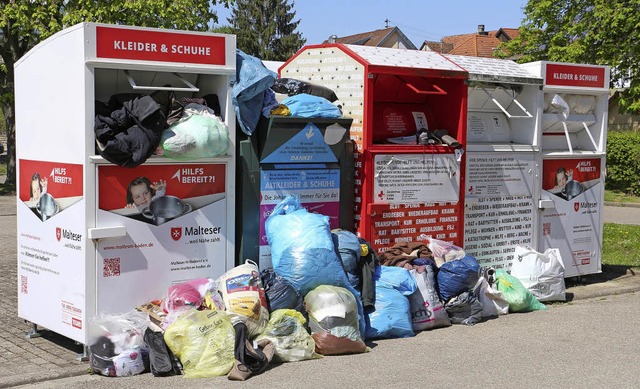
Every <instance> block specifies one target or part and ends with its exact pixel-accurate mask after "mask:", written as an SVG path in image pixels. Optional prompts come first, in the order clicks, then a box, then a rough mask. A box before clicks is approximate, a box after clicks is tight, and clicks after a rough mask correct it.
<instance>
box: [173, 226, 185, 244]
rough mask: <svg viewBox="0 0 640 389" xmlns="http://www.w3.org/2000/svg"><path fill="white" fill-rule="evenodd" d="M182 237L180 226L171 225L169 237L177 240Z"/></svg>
mask: <svg viewBox="0 0 640 389" xmlns="http://www.w3.org/2000/svg"><path fill="white" fill-rule="evenodd" d="M180 238H182V227H171V239H173V240H175V241H178V240H180Z"/></svg>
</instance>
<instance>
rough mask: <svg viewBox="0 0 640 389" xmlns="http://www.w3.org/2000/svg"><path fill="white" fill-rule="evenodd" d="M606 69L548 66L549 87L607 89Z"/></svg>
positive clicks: (547, 80)
mask: <svg viewBox="0 0 640 389" xmlns="http://www.w3.org/2000/svg"><path fill="white" fill-rule="evenodd" d="M604 71H605V68H604V67H594V66H580V65H566V64H552V63H550V64H547V68H546V77H545V78H546V82H547V85H559V86H579V87H589V88H607V87H608V85H605V72H604Z"/></svg>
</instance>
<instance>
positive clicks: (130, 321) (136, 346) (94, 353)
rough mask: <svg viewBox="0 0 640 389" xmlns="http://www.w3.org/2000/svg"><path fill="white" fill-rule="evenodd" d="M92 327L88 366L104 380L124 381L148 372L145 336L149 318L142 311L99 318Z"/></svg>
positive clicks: (103, 315)
mask: <svg viewBox="0 0 640 389" xmlns="http://www.w3.org/2000/svg"><path fill="white" fill-rule="evenodd" d="M91 321H92V325H91V326H90V327H89V328H90V330H89V365H90V367H91V370H93V371H94V372H96V373H99V374H101V375H104V376H108V377H109V376H110V377H124V376H130V375H134V374H140V373H143V372H145V371H148V370H149V351H148V348H147V345H146V343H145V342H144V332H145V331H146V329H147V327H148V326H149V316H148V315H147V314H145V313H142V312H139V311H135V310H134V311H129V312H125V313H123V314H106V313H103V314H100V315H98V316H96V317H94V318H93V319H91Z"/></svg>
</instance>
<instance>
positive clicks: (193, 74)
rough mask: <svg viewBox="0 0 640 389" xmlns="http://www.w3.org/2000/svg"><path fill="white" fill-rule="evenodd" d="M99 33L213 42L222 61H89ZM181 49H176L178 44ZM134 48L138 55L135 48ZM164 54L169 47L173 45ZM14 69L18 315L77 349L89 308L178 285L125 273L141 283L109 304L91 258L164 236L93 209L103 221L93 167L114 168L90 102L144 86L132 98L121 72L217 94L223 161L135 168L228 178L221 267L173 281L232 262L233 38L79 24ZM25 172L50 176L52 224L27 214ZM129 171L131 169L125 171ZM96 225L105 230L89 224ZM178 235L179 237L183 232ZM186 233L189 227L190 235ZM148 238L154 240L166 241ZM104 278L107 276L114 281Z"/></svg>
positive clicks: (124, 306) (181, 254)
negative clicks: (225, 143)
mask: <svg viewBox="0 0 640 389" xmlns="http://www.w3.org/2000/svg"><path fill="white" fill-rule="evenodd" d="M99 28H103V29H105V30H104V31H106V30H108V31H111V33H115V34H116V35H117V34H125V35H131V34H133V35H135V36H137V37H139V38H140V39H138V41H142V40H144V39H145V38H146V37H149V36H152V37H153V39H156V38H158V39H160V40H162V39H164V38H165V37H166V38H167V39H173V38H175V39H177V40H178V41H180V40H183V42H184V39H187V40H189V39H190V37H194V39H196V40H197V39H201V40H202V39H205V38H199V37H209V36H219V37H220V39H221V40H223V41H224V42H223V44H222V45H218V46H217V48H218V49H219V50H222V51H223V52H224V54H223V55H221V54H220V53H217V55H218V56H222V57H223V58H224V62H223V63H218V64H211V63H200V62H203V61H200V62H193V61H190V60H189V59H186V60H184V61H182V62H181V60H180V58H179V56H178V55H177V54H175V55H174V56H173V57H171V56H169V57H165V58H163V57H162V55H160V56H156V57H153V56H152V57H149V58H146V59H140V58H128V57H126V56H125V57H123V58H119V57H118V55H111V56H108V55H107V56H105V55H98V53H97V49H96V48H97V46H98V43H97V34H96V31H97V29H99ZM133 35H132V36H133ZM207 39H208V38H207ZM118 45H120V43H114V44H113V48H118V47H119V46H118ZM133 45H134V43H131V44H130V46H129V48H135V47H136V46H133ZM150 45H151V44H150V43H149V44H147V46H146V48H149V47H151V46H150ZM124 47H125V48H126V46H124ZM183 47H186V44H185V45H183ZM120 48H122V46H120ZM139 48H141V49H142V51H144V43H143V46H140V47H139ZM169 48H170V49H171V46H169ZM178 50H182V48H179V49H178ZM201 50H205V49H201ZM178 54H180V53H178ZM202 54H204V52H202ZM203 57H204V55H203ZM204 62H206V61H204ZM15 69H16V88H15V89H16V126H17V127H16V135H17V139H16V146H17V160H18V177H19V190H18V202H17V203H18V247H21V249H20V250H19V254H18V279H19V285H18V288H19V300H18V313H19V316H20V317H22V318H24V319H26V320H28V321H31V322H33V323H35V324H38V325H41V326H44V327H46V328H48V329H51V330H52V331H54V332H57V333H60V334H62V335H64V336H66V337H69V338H71V339H74V340H76V341H78V342H81V343H84V344H86V343H87V342H88V336H89V332H90V331H89V326H90V319H91V318H92V317H94V316H95V315H96V314H97V313H98V312H108V313H117V312H122V311H124V310H128V309H132V308H133V307H135V305H136V304H140V303H144V302H145V299H146V298H147V297H149V296H151V295H153V296H157V298H162V297H164V294H166V289H167V287H168V286H170V285H168V284H166V283H165V282H166V281H168V279H170V280H171V282H179V281H183V279H179V278H180V277H181V276H178V275H171V276H170V277H169V278H167V277H166V275H165V274H162V273H163V272H162V270H158V269H156V270H155V272H156V273H155V275H156V276H158V275H159V274H160V275H161V276H162V277H164V279H162V280H159V281H158V282H155V283H154V282H153V281H154V280H153V279H152V277H151V276H153V275H154V274H153V273H145V272H147V271H148V269H146V270H145V269H135V272H134V273H135V277H136V279H146V282H145V284H144V285H138V288H137V289H136V288H132V289H131V288H130V289H128V291H129V294H128V295H126V296H127V298H124V299H122V298H118V299H117V302H114V301H115V299H116V297H118V296H115V295H117V293H115V294H114V298H113V299H110V297H109V293H110V291H114V290H117V289H118V286H117V283H116V284H114V285H109V284H104V283H103V281H101V279H102V277H103V276H104V274H106V273H107V265H106V262H104V263H103V262H102V260H103V259H104V258H102V256H101V255H100V253H99V248H100V245H105V244H108V242H109V241H112V242H117V241H118V239H123V237H124V238H131V237H132V236H133V237H135V236H139V235H140V234H143V235H144V234H146V235H147V236H152V235H155V234H159V232H158V231H159V230H160V229H161V228H162V226H154V225H151V224H145V223H138V225H139V226H136V225H135V224H131V223H130V222H129V221H128V220H126V218H124V219H122V220H120V221H117V220H116V221H114V220H111V221H106V222H105V220H106V219H105V218H104V217H102V218H99V215H100V214H101V213H102V214H104V213H105V212H104V210H101V209H99V201H100V188H99V185H98V181H99V172H100V171H101V170H100V169H101V167H105V168H117V166H115V165H113V164H111V163H109V162H108V161H106V160H105V159H104V158H102V157H101V156H100V155H98V154H97V153H96V151H95V147H96V146H95V136H94V119H95V114H96V113H95V110H94V106H95V101H96V100H100V101H106V100H107V99H108V98H109V96H111V95H113V94H116V93H123V92H126V93H132V92H137V93H150V92H149V91H148V90H133V88H132V86H131V85H130V84H129V82H128V79H127V77H126V73H127V72H128V73H129V74H130V75H132V76H134V78H136V77H137V78H139V79H140V80H136V82H137V83H139V85H143V83H144V82H147V81H154V82H155V84H154V85H156V86H162V85H163V84H162V83H164V81H165V80H166V81H167V82H170V79H171V78H173V77H174V76H173V74H174V73H177V74H178V75H179V76H180V77H182V78H184V79H186V80H187V81H188V82H191V83H192V84H195V86H196V87H199V88H200V89H201V92H202V93H203V94H204V92H207V93H216V94H217V96H218V98H219V102H220V106H221V116H222V118H223V121H224V123H225V124H226V126H227V127H228V128H229V147H228V153H227V155H225V156H221V157H216V158H207V159H200V160H197V161H175V160H171V159H168V158H165V157H157V156H152V157H151V158H149V159H148V160H147V162H145V163H144V164H143V165H140V166H141V169H142V168H145V167H147V166H156V167H157V169H158V171H161V170H162V167H163V166H165V165H166V166H167V167H168V168H167V169H164V170H168V169H175V168H176V167H182V166H187V167H188V166H190V165H189V164H190V163H191V164H193V163H194V162H195V163H197V164H200V165H201V167H202V168H208V167H209V166H217V168H218V169H219V168H222V171H223V173H221V174H222V176H224V177H225V178H226V180H225V182H224V187H223V188H222V189H219V190H220V191H222V192H224V193H223V196H222V197H224V206H223V209H217V210H216V212H217V213H219V214H222V215H221V218H223V219H224V220H225V222H224V223H225V225H224V230H225V234H226V235H225V236H224V237H222V240H223V242H222V243H218V245H222V246H216V248H217V249H218V255H219V258H220V259H219V261H218V262H217V266H213V269H211V268H210V269H203V270H199V269H196V267H195V266H194V268H193V269H192V270H190V272H184V273H183V274H182V276H185V278H194V277H195V276H196V275H200V276H210V277H215V276H216V275H219V274H222V273H223V272H224V271H226V270H227V269H228V268H230V267H232V266H233V264H234V231H235V224H234V222H235V204H234V199H235V195H234V192H235V182H234V181H235V115H234V113H233V108H232V104H231V88H230V85H231V82H232V80H233V78H234V77H235V37H233V36H225V35H219V34H203V33H192V32H184V31H182V32H176V31H170V30H160V29H148V28H138V27H129V26H109V25H100V24H94V23H83V24H79V25H76V26H73V27H70V28H68V29H66V30H63V31H61V32H59V33H58V34H55V35H54V36H52V37H50V38H49V39H47V40H45V41H43V42H42V43H40V44H39V45H37V46H36V47H35V48H34V49H32V50H31V51H30V52H29V53H27V54H26V55H25V56H24V57H23V58H22V59H21V60H20V61H19V62H18V63H17V64H16V67H15ZM154 77H155V79H154ZM145 78H147V80H145ZM151 79H154V80H151ZM171 82H175V80H173V81H171ZM182 86H184V85H182ZM176 94H177V96H178V97H180V96H184V95H188V96H192V95H194V94H195V92H194V93H192V94H190V93H189V92H177V93H176ZM34 169H39V170H42V171H43V172H42V173H41V175H45V174H46V176H47V177H48V180H49V182H48V187H49V190H48V192H49V193H51V194H52V195H53V194H54V192H55V190H57V191H58V193H62V196H60V198H56V200H55V202H56V204H57V205H58V208H56V213H55V214H54V215H52V216H51V217H50V218H46V217H45V216H43V215H42V212H37V207H35V208H34V207H33V206H34V201H32V200H31V199H30V193H29V180H30V177H31V175H32V174H33V170H34ZM122 169H124V168H122ZM135 169H138V168H133V170H135ZM45 170H46V171H45ZM133 170H132V171H133ZM188 180H195V178H188ZM56 185H57V186H56ZM110 196H111V193H110V192H109V191H108V190H106V189H105V188H103V192H102V197H105V198H108V197H110ZM114 196H115V192H114ZM217 196H221V195H217ZM214 197H215V196H214ZM200 205H201V206H205V205H208V204H200ZM194 208H195V207H194ZM209 212H211V211H209ZM187 216H189V217H192V218H198V217H199V218H200V219H198V220H200V222H202V223H206V222H209V220H208V219H209V218H207V217H206V216H207V214H206V212H204V213H203V212H200V213H197V212H195V210H194V212H193V214H192V215H191V214H190V215H186V216H184V217H183V218H184V219H185V220H186V217H187ZM203 218H204V219H203ZM107 219H108V218H107ZM99 220H101V221H102V222H103V224H99ZM184 228H185V231H186V229H187V228H191V227H188V226H185V227H184ZM189 231H195V230H193V228H192V229H190V230H189ZM217 231H221V230H217ZM158 236H159V237H158V241H159V242H160V243H162V242H163V241H166V240H167V238H168V236H160V235H158ZM155 250H156V251H155V253H154V254H156V255H160V256H162V257H166V256H171V257H173V258H174V259H180V260H181V259H185V258H188V257H190V256H191V255H197V254H194V253H198V251H197V250H196V251H194V250H192V249H190V248H187V247H186V246H185V247H182V248H176V247H175V246H171V245H167V247H166V248H164V245H162V244H159V245H157V247H156V249H155ZM168 250H170V251H168ZM110 259H113V258H110ZM122 270H123V273H124V272H126V270H127V269H126V266H123V268H122ZM134 273H131V274H134ZM110 275H111V276H114V273H111V274H110ZM123 275H124V274H123ZM187 276H188V277H187ZM162 277H160V278H162ZM112 279H113V278H112ZM121 280H122V286H125V285H127V284H129V283H130V280H127V279H126V277H124V276H123V277H122V278H121ZM143 291H144V292H143Z"/></svg>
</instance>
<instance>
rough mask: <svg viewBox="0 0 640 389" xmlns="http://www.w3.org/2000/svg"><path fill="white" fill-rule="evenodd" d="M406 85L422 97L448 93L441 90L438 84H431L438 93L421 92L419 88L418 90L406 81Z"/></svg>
mask: <svg viewBox="0 0 640 389" xmlns="http://www.w3.org/2000/svg"><path fill="white" fill-rule="evenodd" d="M405 85H406V86H407V87H409V89H411V90H412V91H414V92H415V93H417V94H420V95H446V94H447V92H445V91H444V90H443V89H442V88H440V87H439V86H438V85H436V84H431V86H432V87H433V89H435V90H436V91H435V92H434V91H427V90H420V89H418V88H416V87H415V86H414V85H413V84H411V83H410V82H407V81H405Z"/></svg>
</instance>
